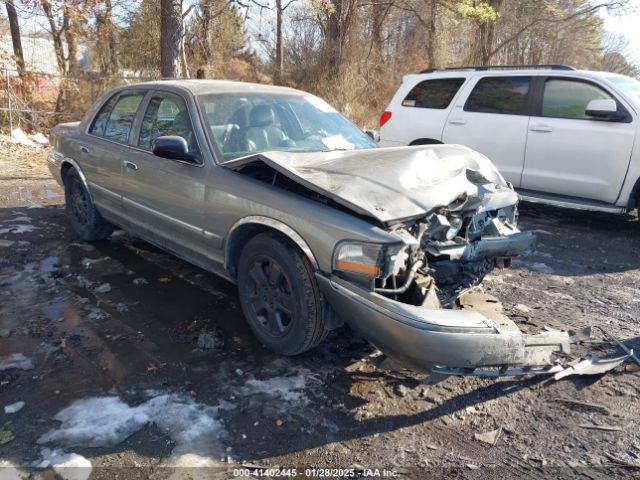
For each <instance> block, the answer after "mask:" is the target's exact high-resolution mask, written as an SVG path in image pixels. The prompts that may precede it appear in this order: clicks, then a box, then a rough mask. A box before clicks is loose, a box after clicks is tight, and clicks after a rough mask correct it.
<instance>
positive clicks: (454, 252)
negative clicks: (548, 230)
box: [374, 205, 535, 308]
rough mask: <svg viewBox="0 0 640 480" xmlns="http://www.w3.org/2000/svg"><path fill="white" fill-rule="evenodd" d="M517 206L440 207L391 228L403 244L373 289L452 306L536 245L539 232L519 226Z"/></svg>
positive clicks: (420, 303)
mask: <svg viewBox="0 0 640 480" xmlns="http://www.w3.org/2000/svg"><path fill="white" fill-rule="evenodd" d="M517 218H518V213H517V207H516V205H511V206H507V207H503V208H499V209H497V210H491V211H487V210H484V209H479V210H476V209H473V210H464V209H456V210H451V209H447V208H441V209H438V210H436V211H435V212H433V213H431V214H430V215H428V216H427V217H426V218H424V219H420V220H415V221H412V222H407V223H404V224H400V225H397V226H396V227H395V228H393V229H392V231H393V232H394V233H395V234H396V235H398V236H400V237H401V238H402V239H403V242H404V246H403V247H401V248H400V249H399V250H398V251H397V253H395V255H391V256H390V258H391V260H392V262H390V263H391V264H390V265H388V267H387V269H386V270H385V276H384V277H383V278H380V279H376V281H375V285H374V291H375V292H376V293H379V294H382V295H385V296H389V297H390V298H393V299H394V300H398V301H402V302H404V303H409V304H412V305H418V306H427V307H430V308H439V307H445V308H451V307H453V306H454V305H455V302H456V300H457V298H458V297H459V296H460V295H461V294H463V293H464V292H465V291H468V290H469V289H470V288H472V287H474V286H476V285H478V284H479V283H480V282H481V281H482V279H483V278H484V276H485V275H486V274H488V273H489V272H490V271H491V270H492V269H493V268H494V267H495V266H496V263H498V264H499V265H501V266H508V265H509V264H510V260H511V257H512V256H515V255H518V254H520V253H522V252H524V251H526V250H528V249H530V248H532V247H533V244H534V243H535V237H534V236H533V235H532V234H530V233H523V232H520V231H519V230H518V228H517V227H516V224H517Z"/></svg>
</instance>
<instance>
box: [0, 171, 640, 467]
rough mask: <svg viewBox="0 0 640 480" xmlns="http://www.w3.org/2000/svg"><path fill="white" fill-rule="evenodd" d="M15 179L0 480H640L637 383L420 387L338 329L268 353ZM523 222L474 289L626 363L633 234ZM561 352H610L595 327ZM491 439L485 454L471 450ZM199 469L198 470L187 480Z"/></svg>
mask: <svg viewBox="0 0 640 480" xmlns="http://www.w3.org/2000/svg"><path fill="white" fill-rule="evenodd" d="M42 181H43V182H47V181H48V180H42ZM39 182H40V180H37V181H33V182H27V183H21V184H20V186H21V188H22V189H23V191H27V190H28V191H32V192H38V191H40V190H41V189H42V185H41V183H39ZM16 185H17V184H16V183H15V182H13V181H12V182H8V183H3V184H2V187H1V190H2V191H1V192H0V195H2V199H3V202H5V203H3V206H2V207H1V208H0V231H2V230H3V229H7V228H9V227H10V226H13V225H17V224H20V225H27V226H31V227H33V228H22V229H20V230H19V231H17V232H16V231H14V230H15V229H11V230H7V231H6V232H4V233H2V234H0V357H2V358H4V357H8V356H10V355H13V354H22V355H23V356H24V357H25V358H26V359H28V360H30V361H31V362H32V366H33V368H30V369H20V368H7V369H2V370H0V400H1V401H0V407H4V406H7V405H11V404H14V403H16V402H20V401H23V402H25V406H24V407H23V408H22V409H21V410H19V411H17V412H15V413H0V442H5V443H2V444H0V461H4V462H5V463H4V465H5V468H4V469H3V470H0V473H2V474H9V473H10V472H14V471H13V470H11V471H10V470H9V468H8V467H7V465H9V464H10V465H13V466H14V467H16V468H17V469H18V471H19V472H23V473H31V474H36V475H43V474H44V473H43V472H44V470H42V468H36V466H39V467H45V466H49V470H47V471H49V472H51V470H50V467H51V466H53V465H58V471H61V472H62V473H63V474H64V473H65V471H64V468H62V469H61V468H60V467H59V466H60V465H67V464H69V465H78V466H77V467H75V468H74V469H72V470H73V471H74V472H75V471H76V470H78V471H84V472H85V473H86V474H87V475H90V478H112V477H114V476H116V475H117V476H119V478H125V479H128V478H147V477H151V478H168V477H170V476H171V475H177V477H176V478H182V477H184V475H186V474H189V475H191V476H194V475H195V476H197V475H208V476H216V475H218V476H219V477H220V478H227V477H230V476H232V474H233V468H234V467H236V468H237V467H239V466H242V465H246V464H257V465H262V466H272V467H275V466H279V467H282V468H298V470H299V471H300V470H301V469H302V470H303V469H304V468H305V467H310V468H314V467H315V468H321V467H342V468H350V467H351V468H365V469H367V468H372V469H373V468H380V469H382V468H387V469H391V470H393V471H395V472H397V473H398V474H399V475H401V476H405V477H411V478H430V477H433V478H440V477H442V476H445V475H446V476H450V477H457V478H467V477H469V478H492V477H495V476H498V475H500V476H503V477H507V478H512V477H513V478H540V477H565V478H569V477H581V478H582V477H583V476H588V477H589V478H610V477H620V478H626V477H628V476H631V475H633V474H634V473H635V474H637V472H638V470H637V468H638V466H639V465H640V438H639V437H638V424H639V421H640V413H639V412H640V408H639V407H640V400H639V399H638V394H639V393H640V381H639V380H640V379H639V375H640V373H637V372H635V373H633V372H625V371H623V370H622V368H619V369H617V370H615V371H613V372H609V373H607V374H605V375H602V376H597V377H577V376H574V377H568V378H566V379H563V380H561V381H554V380H553V379H551V378H547V377H545V378H540V377H537V378H503V379H479V378H453V377H450V378H447V379H446V380H444V381H442V382H440V383H437V384H431V383H425V378H424V376H421V375H418V374H413V373H410V372H383V371H380V370H377V369H376V368H375V367H373V366H372V365H371V364H370V362H369V356H370V355H371V354H373V353H374V351H373V349H372V348H371V347H370V346H369V345H368V344H367V343H366V342H364V341H363V340H362V339H360V338H358V337H357V336H356V335H355V334H354V333H353V332H351V331H350V330H349V329H347V328H342V329H339V330H336V331H334V332H332V334H331V335H330V336H329V338H328V339H327V340H326V341H325V342H324V344H323V345H321V346H320V347H319V348H317V349H316V350H314V351H312V352H309V353H307V354H304V355H301V356H298V357H278V356H276V355H273V354H271V353H270V352H268V351H266V350H265V349H264V348H263V347H262V346H261V345H260V344H258V343H257V341H256V340H255V339H254V338H253V336H252V335H251V333H250V332H249V329H248V327H247V325H246V324H245V322H244V320H243V318H242V314H241V312H240V308H239V304H238V299H237V296H236V292H235V289H234V287H233V285H231V284H229V283H228V282H226V281H224V280H221V279H219V278H217V277H215V276H213V275H211V274H209V273H207V272H204V271H202V270H200V269H198V268H196V267H193V266H191V265H189V264H187V263H185V262H182V261H180V260H178V259H176V258H174V257H171V256H170V255H168V254H165V253H164V252H162V251H160V250H158V249H156V248H154V247H152V246H150V245H149V244H147V243H145V242H143V241H141V240H138V239H135V238H132V237H130V236H128V235H127V234H126V233H124V232H116V233H115V234H114V235H113V236H112V238H111V239H109V240H108V241H103V242H97V243H94V244H91V245H89V244H85V243H82V242H79V241H78V240H77V239H75V238H74V237H73V236H72V235H71V234H70V233H69V230H68V229H67V228H66V221H65V217H64V209H63V207H62V205H43V207H42V208H28V206H29V205H30V204H32V203H41V200H42V199H41V198H37V199H34V198H33V197H32V198H31V199H24V198H23V199H22V200H15V202H14V203H11V202H8V201H6V200H4V199H12V198H14V199H15V197H16V195H14V194H15V192H17V191H18V190H16V189H15V188H16ZM47 188H48V187H47ZM53 188H55V187H53ZM52 191H55V190H52ZM58 192H59V190H58ZM59 193H60V192H59ZM61 198H62V197H60V198H58V200H57V201H58V203H59V202H60V201H61V200H60V199H61ZM12 201H13V200H12ZM44 203H47V202H44ZM49 203H51V202H49ZM18 219H19V220H18ZM520 224H521V227H522V229H523V230H534V231H536V232H537V234H538V238H539V243H538V249H537V251H536V252H535V253H534V254H532V255H530V256H528V257H526V258H522V259H519V260H517V261H515V262H514V263H513V268H512V269H510V270H496V271H494V273H493V274H491V275H490V276H489V277H488V278H487V279H486V281H485V283H484V289H485V291H486V292H487V293H489V294H492V295H495V296H497V297H499V298H500V299H501V300H502V302H503V306H504V311H505V313H506V314H507V315H508V316H509V317H510V318H511V319H512V320H514V321H515V322H516V323H517V324H518V326H519V327H520V328H521V329H522V330H524V331H530V332H536V331H541V330H543V329H544V328H545V327H547V328H555V329H562V330H574V331H579V330H581V329H582V328H584V327H586V326H592V327H596V326H604V327H605V328H606V329H607V331H608V332H609V333H610V334H612V335H614V336H616V337H617V338H619V339H621V340H625V343H626V344H627V345H628V346H629V347H632V348H634V349H635V351H636V352H640V321H639V320H638V313H639V309H640V295H639V294H638V285H639V283H640V276H639V275H638V273H639V271H640V248H639V247H640V225H639V224H638V222H637V220H633V219H627V218H616V217H610V216H605V215H596V214H588V213H579V212H572V211H564V210H558V209H551V208H542V207H535V206H531V205H523V206H522V208H521V217H520ZM1 240H4V241H6V242H7V243H2V242H1ZM8 242H12V243H11V244H10V245H9V246H3V245H7V244H8ZM141 279H142V280H141ZM105 285H107V286H108V288H107V287H105ZM574 350H575V352H573V353H572V358H573V357H575V358H578V357H580V356H583V355H585V354H586V353H588V352H594V351H595V352H598V353H600V354H603V355H608V354H611V355H619V354H622V352H621V351H620V350H619V349H618V347H617V346H615V345H613V344H611V343H608V342H606V339H605V337H604V334H603V332H602V331H600V330H598V329H597V328H594V329H593V338H591V339H589V340H586V341H584V342H582V343H581V344H579V345H577V346H576V348H575V349H574ZM567 360H569V359H567ZM105 399H107V400H105ZM109 399H110V400H109ZM78 401H80V402H81V403H79V404H78V403H75V402H78ZM73 405H75V407H74V408H72V409H69V407H71V406H73ZM78 405H79V406H78ZM0 412H4V410H3V409H0ZM87 425H89V429H90V431H89V435H88V436H85V437H83V436H82V435H86V434H87V433H86V431H84V430H82V429H83V428H85V427H86V426H87ZM585 425H586V426H587V427H588V426H591V425H596V426H609V427H615V428H611V429H593V428H586V427H585ZM92 428H93V430H92ZM497 429H499V434H497V439H496V440H495V444H494V443H493V442H491V443H487V442H486V441H483V440H482V439H486V438H487V435H483V434H488V433H490V434H491V435H490V437H491V439H492V440H493V438H494V436H495V435H496V434H495V433H493V432H494V431H495V430H497ZM83 431H84V433H82V432H83ZM2 432H10V434H6V433H2ZM114 432H115V433H114ZM104 438H110V439H111V440H109V441H104V440H102V441H101V439H104ZM7 440H8V441H7ZM7 462H8V463H7ZM56 462H57V463H56ZM88 464H89V465H90V467H88V466H87V465H88ZM168 466H173V467H176V466H179V467H180V468H177V469H176V468H168ZM194 466H204V467H202V468H200V469H198V470H196V471H195V473H194V471H193V470H191V471H187V470H183V469H182V468H186V467H194ZM131 467H137V468H131ZM205 467H207V468H205ZM82 468H84V469H85V470H82ZM68 471H70V470H67V473H68ZM76 473H77V472H76ZM0 477H1V475H0ZM47 478H51V477H47ZM82 478H84V477H82Z"/></svg>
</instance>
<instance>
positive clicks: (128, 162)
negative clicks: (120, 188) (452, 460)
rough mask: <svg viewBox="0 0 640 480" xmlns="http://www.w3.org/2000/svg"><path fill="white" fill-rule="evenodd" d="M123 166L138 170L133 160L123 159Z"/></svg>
mask: <svg viewBox="0 0 640 480" xmlns="http://www.w3.org/2000/svg"><path fill="white" fill-rule="evenodd" d="M124 166H125V167H126V168H128V169H129V170H138V165H136V164H135V163H133V162H130V161H129V160H125V161H124Z"/></svg>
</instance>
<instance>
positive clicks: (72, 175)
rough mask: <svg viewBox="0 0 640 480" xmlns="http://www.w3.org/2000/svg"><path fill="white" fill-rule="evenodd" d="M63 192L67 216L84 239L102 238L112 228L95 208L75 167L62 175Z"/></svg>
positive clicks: (105, 236) (73, 227)
mask: <svg viewBox="0 0 640 480" xmlns="http://www.w3.org/2000/svg"><path fill="white" fill-rule="evenodd" d="M64 194H65V202H66V210H67V218H68V219H69V223H70V224H71V228H72V229H73V231H74V232H75V233H76V234H77V235H78V236H79V237H80V238H81V239H82V240H84V241H87V242H91V241H94V240H103V239H105V238H107V237H108V236H109V235H111V233H112V232H113V230H114V228H115V227H114V226H113V225H112V224H110V223H109V222H107V221H106V220H105V219H104V218H102V215H100V212H98V210H96V207H95V205H94V204H93V201H92V200H91V196H90V195H89V191H88V190H87V188H86V187H85V185H84V182H83V181H82V179H81V178H80V175H79V174H78V172H77V171H76V169H75V168H70V169H69V171H68V172H67V173H66V175H65V177H64Z"/></svg>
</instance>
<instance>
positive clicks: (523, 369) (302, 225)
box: [50, 81, 569, 375]
mask: <svg viewBox="0 0 640 480" xmlns="http://www.w3.org/2000/svg"><path fill="white" fill-rule="evenodd" d="M52 143H53V145H54V152H53V154H52V155H51V158H50V166H51V171H52V172H53V174H54V175H55V176H56V178H58V179H59V181H60V182H61V183H62V184H63V185H64V187H65V192H66V198H67V212H68V215H69V219H70V223H71V225H72V227H73V229H74V230H75V232H76V233H77V234H78V235H79V236H80V237H81V238H83V239H85V240H96V239H100V238H105V237H107V236H108V235H109V234H110V233H111V232H112V231H113V229H114V228H115V226H118V227H120V228H124V229H126V230H128V231H130V232H132V233H133V234H135V235H138V236H140V237H142V238H143V239H145V240H147V241H149V242H150V243H153V244H155V245H157V246H159V247H161V248H163V249H165V250H167V251H170V252H172V253H174V254H175V255H177V256H180V257H181V258H184V259H186V260H188V261H190V262H192V263H194V264H196V265H198V266H201V267H202V268H205V269H207V270H210V271H212V272H214V273H217V274H219V275H222V276H224V277H225V278H227V279H229V280H231V281H232V282H234V283H236V284H237V285H238V290H239V296H240V301H241V305H242V309H243V312H244V314H245V317H246V319H247V321H248V323H249V325H250V327H251V329H252V330H253V332H254V333H255V335H256V337H257V338H258V339H259V340H260V341H261V342H262V343H263V344H264V345H265V346H266V347H267V348H269V349H271V350H273V351H274V352H277V353H280V354H284V355H294V354H298V353H301V352H304V351H307V350H309V349H311V348H313V347H315V346H316V345H318V344H319V343H320V342H321V341H322V340H324V338H325V337H326V335H327V334H328V332H329V331H330V330H332V329H334V328H336V327H338V326H340V325H342V323H343V322H346V323H348V324H349V325H350V326H351V327H353V328H354V329H356V330H358V331H359V332H360V333H361V334H362V335H363V336H364V337H365V338H367V339H368V340H369V341H370V342H371V343H372V344H374V345H375V346H376V347H377V348H378V349H380V350H381V351H382V352H383V353H384V354H386V355H387V356H388V357H389V358H391V359H392V360H394V361H395V362H397V363H399V364H401V365H404V366H408V367H410V368H414V369H418V370H422V371H428V372H438V373H443V374H453V375H465V374H475V375H478V374H480V375H505V374H518V373H541V372H542V373H550V372H551V371H552V369H553V363H554V362H553V358H552V356H553V354H554V353H555V352H565V353H566V352H568V350H569V337H568V334H566V333H564V332H543V333H540V334H538V335H525V334H523V333H521V332H520V331H519V330H518V328H517V326H516V325H515V324H514V323H513V322H511V321H510V320H509V319H508V318H507V317H506V316H504V315H502V314H501V313H500V312H495V311H493V310H492V309H491V308H484V306H483V300H482V298H480V300H478V299H477V298H475V299H474V297H473V295H474V294H473V293H470V290H471V289H472V287H474V286H476V285H478V284H479V283H480V282H481V281H482V279H483V277H484V276H485V275H486V274H487V273H489V272H490V271H491V270H492V269H493V268H494V266H495V265H496V264H500V265H508V264H509V263H510V259H511V258H512V257H514V256H516V255H518V254H521V253H523V252H525V251H527V250H528V249H530V248H532V246H533V244H534V242H535V238H534V236H533V235H532V234H531V233H526V232H520V231H519V230H518V228H517V217H518V214H517V202H518V197H517V195H516V193H515V192H514V191H513V188H512V187H511V185H509V184H508V183H507V182H505V180H504V179H503V178H502V176H501V175H500V174H499V173H498V171H497V170H496V169H495V167H494V166H493V164H492V163H491V162H490V161H489V160H488V159H487V158H486V157H484V156H483V155H481V154H479V153H477V152H474V151H472V150H470V149H468V148H465V147H462V146H457V145H431V146H421V147H400V148H389V149H376V148H375V144H374V143H373V142H372V141H370V139H369V137H367V136H366V135H365V134H364V133H363V132H361V131H360V130H358V129H357V128H356V127H355V126H353V125H352V124H351V123H349V122H348V121H347V120H346V119H345V118H344V117H342V116H341V115H340V114H339V113H338V112H337V111H335V110H334V109H333V108H332V107H330V106H329V105H327V104H326V103H325V102H324V101H322V100H321V99H319V98H317V97H314V96H312V95H310V94H307V93H304V92H300V91H297V90H292V89H288V88H282V87H272V86H264V85H252V84H244V83H237V82H218V81H204V82H203V81H170V82H153V83H143V84H138V85H131V86H127V87H123V88H119V89H116V90H114V91H111V92H109V93H108V94H107V95H105V96H104V97H103V98H102V99H101V100H99V101H98V102H97V103H96V105H94V107H93V108H92V109H91V110H90V111H89V112H88V113H87V115H86V116H85V118H84V119H83V120H82V122H79V123H73V124H62V125H59V126H58V127H56V128H55V129H54V131H53V141H52Z"/></svg>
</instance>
